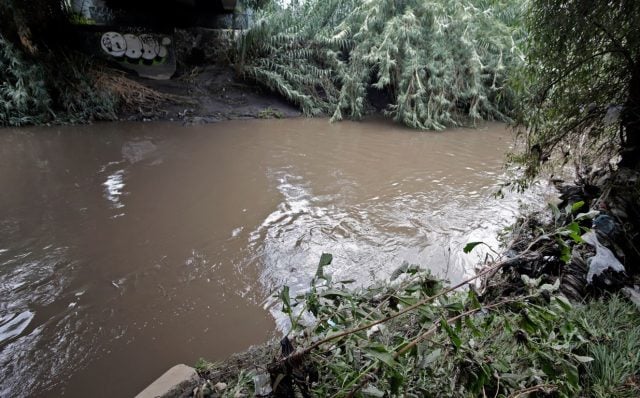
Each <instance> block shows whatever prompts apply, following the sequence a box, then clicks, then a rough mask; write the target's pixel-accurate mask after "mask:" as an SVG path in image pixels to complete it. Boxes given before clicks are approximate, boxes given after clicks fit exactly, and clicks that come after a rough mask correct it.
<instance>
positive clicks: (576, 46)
mask: <svg viewBox="0 0 640 398" xmlns="http://www.w3.org/2000/svg"><path fill="white" fill-rule="evenodd" d="M639 21H640V2H638V1H637V0H606V1H603V0H532V1H531V3H530V6H529V11H528V14H527V20H526V27H527V30H528V31H529V40H528V47H527V49H526V53H527V57H528V62H527V66H526V68H525V69H524V71H523V73H522V75H521V77H522V79H521V80H520V82H521V84H522V87H521V88H522V93H523V95H522V98H523V101H522V102H521V104H520V107H519V109H520V110H519V115H518V122H519V124H520V125H521V126H524V127H525V128H526V131H527V132H526V136H527V147H528V151H527V154H526V157H525V158H524V159H522V160H524V161H525V163H526V164H528V166H529V172H530V176H532V175H534V174H536V173H537V170H538V166H539V165H540V164H541V163H544V162H545V161H547V160H548V159H550V158H554V156H555V155H557V154H561V155H562V157H564V158H567V157H573V158H574V159H575V158H576V157H579V156H580V155H586V156H587V161H586V162H582V165H583V167H582V170H580V171H588V168H589V167H588V166H586V164H588V163H591V162H593V161H594V160H595V159H598V158H600V159H604V160H605V161H606V160H610V159H611V157H612V155H613V156H614V157H615V154H616V153H617V154H619V155H620V158H619V159H620V161H619V165H620V166H625V167H638V165H639V163H640V26H639V25H638V23H639Z"/></svg>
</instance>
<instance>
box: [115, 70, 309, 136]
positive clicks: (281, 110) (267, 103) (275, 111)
mask: <svg viewBox="0 0 640 398" xmlns="http://www.w3.org/2000/svg"><path fill="white" fill-rule="evenodd" d="M129 78H130V79H132V80H133V81H135V82H136V83H138V84H140V85H142V86H143V87H146V88H148V89H149V90H153V91H154V92H156V93H158V94H159V95H160V96H161V97H163V98H166V100H164V101H161V102H160V103H157V104H150V106H149V107H147V108H146V109H144V108H143V107H138V108H137V109H135V108H132V107H125V108H123V110H122V112H121V113H120V114H119V116H118V117H119V119H120V120H136V121H180V122H182V123H184V124H188V125H192V124H205V123H214V122H218V121H222V120H238V119H274V118H275V119H281V118H289V117H297V116H300V115H301V113H300V111H299V110H298V109H297V108H295V107H294V106H293V105H291V104H289V103H287V102H286V101H285V100H284V99H282V98H281V97H279V96H277V95H274V94H271V93H268V92H266V91H264V90H263V89H261V88H260V87H258V86H254V85H249V84H246V83H244V82H241V81H239V80H237V79H236V78H235V76H234V73H233V70H232V69H231V68H230V67H228V66H224V65H209V66H202V67H200V66H193V67H192V68H191V69H190V70H189V71H188V72H185V73H184V74H183V75H181V76H179V77H176V78H172V79H170V80H149V79H142V78H137V77H132V76H129Z"/></svg>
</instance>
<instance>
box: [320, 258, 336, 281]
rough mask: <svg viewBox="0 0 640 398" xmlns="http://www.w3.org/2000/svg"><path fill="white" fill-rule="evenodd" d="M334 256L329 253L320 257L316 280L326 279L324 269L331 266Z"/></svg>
mask: <svg viewBox="0 0 640 398" xmlns="http://www.w3.org/2000/svg"><path fill="white" fill-rule="evenodd" d="M331 261H333V256H332V255H331V254H329V253H322V255H321V256H320V262H319V263H318V269H317V270H316V278H318V279H324V267H326V266H327V265H329V264H331Z"/></svg>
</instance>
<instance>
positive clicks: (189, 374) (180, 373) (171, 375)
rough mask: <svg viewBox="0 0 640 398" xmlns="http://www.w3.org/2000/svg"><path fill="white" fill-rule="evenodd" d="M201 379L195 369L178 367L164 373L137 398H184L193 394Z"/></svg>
mask: <svg viewBox="0 0 640 398" xmlns="http://www.w3.org/2000/svg"><path fill="white" fill-rule="evenodd" d="M199 379H200V377H199V376H198V373H197V372H196V370H195V369H194V368H192V367H189V366H187V365H182V364H180V365H176V366H174V367H172V368H171V369H169V370H167V371H166V372H164V374H163V375H162V376H160V377H159V378H158V379H157V380H156V381H154V382H153V383H151V384H150V385H149V387H147V388H145V389H144V390H142V392H140V393H139V394H138V395H136V397H135V398H182V397H183V396H188V395H189V394H190V393H191V391H192V390H193V388H194V387H195V386H196V385H197V384H198V380H199Z"/></svg>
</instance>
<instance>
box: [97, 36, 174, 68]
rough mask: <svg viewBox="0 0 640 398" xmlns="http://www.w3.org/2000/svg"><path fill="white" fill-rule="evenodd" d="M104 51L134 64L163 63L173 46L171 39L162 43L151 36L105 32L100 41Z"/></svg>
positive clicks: (163, 39) (167, 38)
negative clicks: (170, 47)
mask: <svg viewBox="0 0 640 398" xmlns="http://www.w3.org/2000/svg"><path fill="white" fill-rule="evenodd" d="M100 44H101V46H102V50H103V51H104V52H106V53H107V54H109V55H110V56H112V57H115V58H122V57H126V58H127V60H128V61H130V62H131V61H132V62H139V61H143V62H147V63H150V62H153V61H162V60H163V59H164V58H166V57H167V55H168V54H169V50H168V49H167V46H169V45H170V44H171V39H170V38H169V37H166V36H165V37H162V38H160V41H158V39H156V37H155V36H153V35H150V34H141V35H134V34H131V33H125V34H120V33H118V32H105V33H103V34H102V39H101V41H100Z"/></svg>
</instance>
